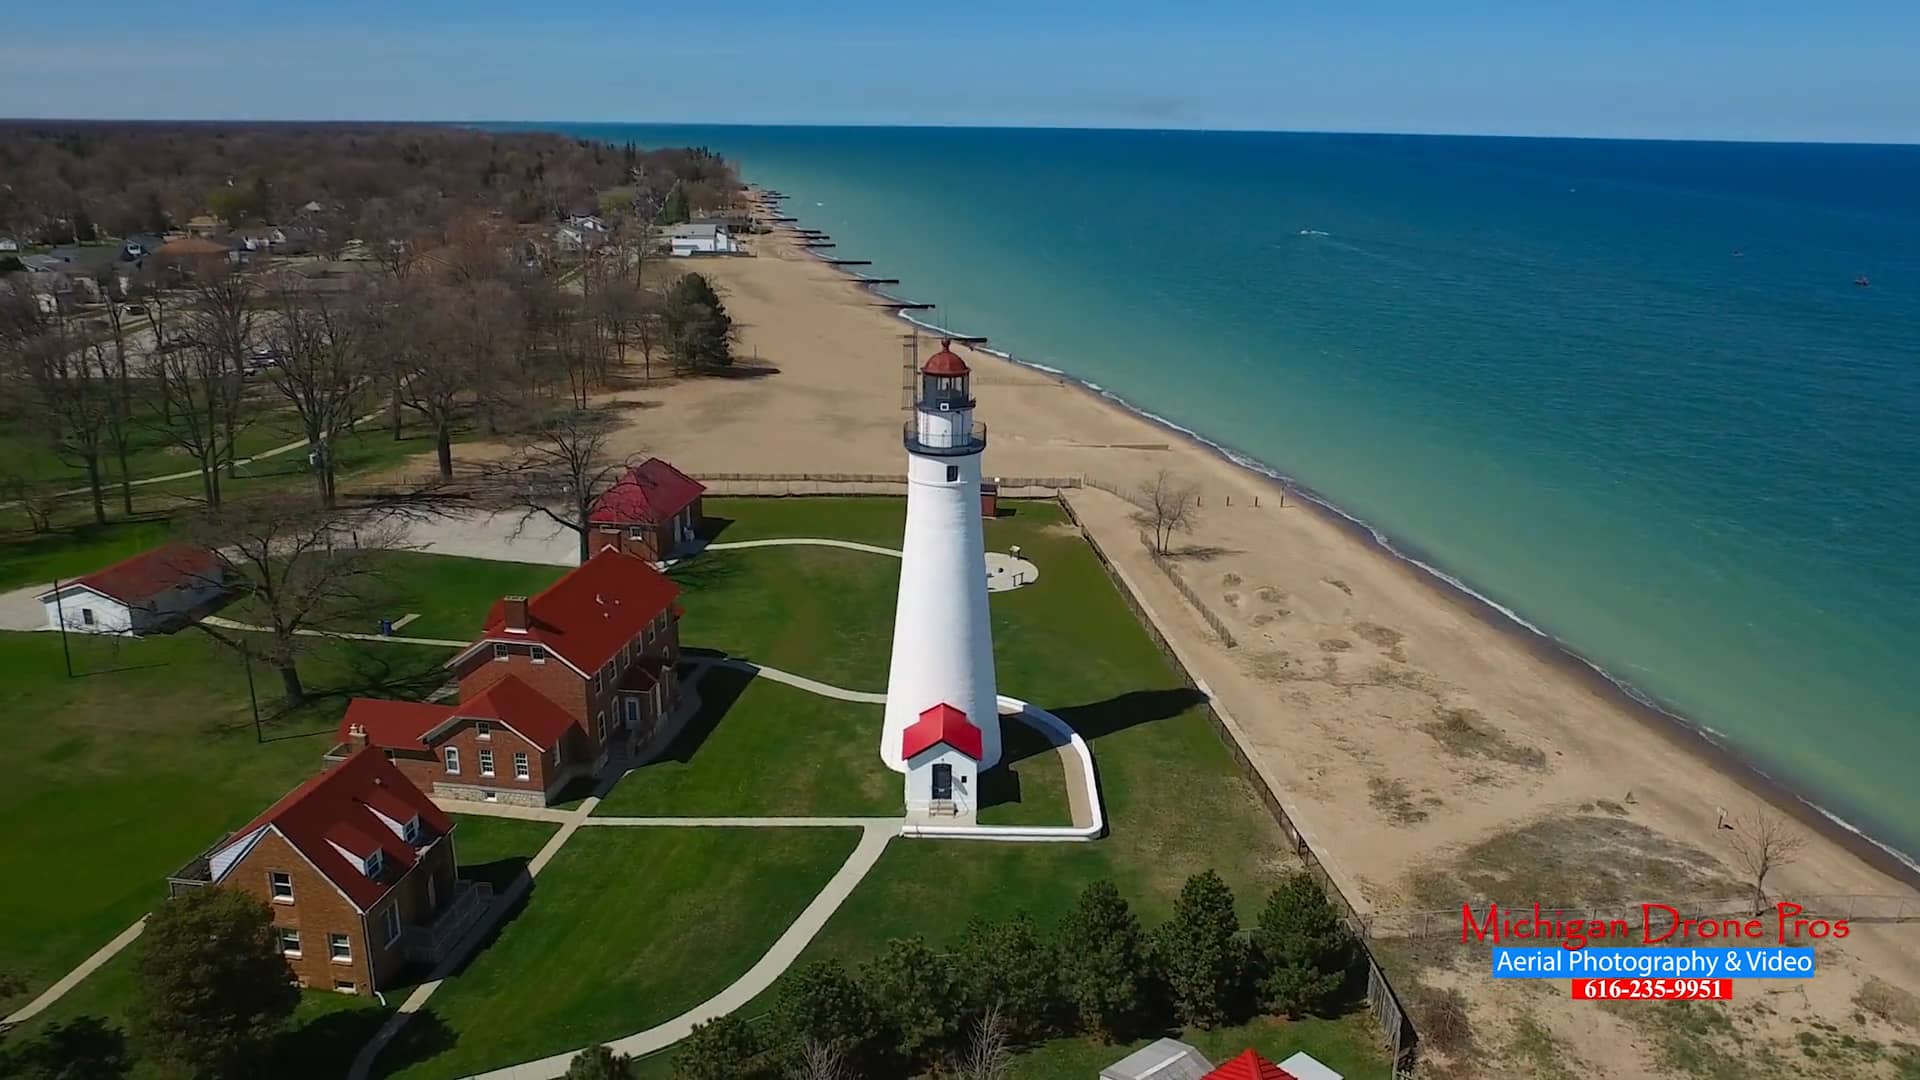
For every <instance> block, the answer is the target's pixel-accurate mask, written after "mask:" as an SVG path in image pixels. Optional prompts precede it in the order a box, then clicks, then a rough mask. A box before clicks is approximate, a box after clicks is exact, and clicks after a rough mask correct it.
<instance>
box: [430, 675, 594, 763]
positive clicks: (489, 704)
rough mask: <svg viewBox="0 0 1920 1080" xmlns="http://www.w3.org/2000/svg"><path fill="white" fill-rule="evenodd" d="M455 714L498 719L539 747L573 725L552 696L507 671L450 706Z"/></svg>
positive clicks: (548, 744) (545, 747) (556, 739)
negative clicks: (469, 696)
mask: <svg viewBox="0 0 1920 1080" xmlns="http://www.w3.org/2000/svg"><path fill="white" fill-rule="evenodd" d="M453 715H454V716H465V717H468V718H471V719H474V720H497V721H499V722H500V723H502V724H505V725H506V726H508V727H510V728H512V729H513V730H515V731H517V732H519V733H520V734H521V735H523V736H525V737H526V739H527V741H528V742H531V743H532V744H533V745H535V746H537V747H539V748H540V749H542V750H551V749H553V745H554V744H555V743H557V742H559V741H560V740H561V738H562V737H564V736H565V735H566V733H567V729H568V728H570V727H572V726H573V723H574V721H573V717H572V715H570V714H569V713H568V712H567V710H565V709H563V708H561V707H560V706H559V705H557V704H555V703H554V701H553V699H552V698H549V697H547V696H546V695H545V694H542V693H541V692H540V691H538V690H535V689H534V688H533V687H531V686H528V685H527V684H526V683H524V682H522V681H520V678H519V676H517V675H509V676H507V677H506V678H504V679H501V680H500V681H499V682H497V683H494V684H493V685H492V686H489V687H487V688H486V689H485V690H483V691H481V692H480V693H479V694H476V695H474V697H473V699H472V700H470V701H463V702H461V703H460V704H459V705H458V706H456V707H455V708H454V709H453Z"/></svg>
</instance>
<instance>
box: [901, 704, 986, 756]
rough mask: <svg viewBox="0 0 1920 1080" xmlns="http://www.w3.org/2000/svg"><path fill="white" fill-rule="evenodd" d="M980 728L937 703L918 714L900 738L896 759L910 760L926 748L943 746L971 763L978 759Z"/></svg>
mask: <svg viewBox="0 0 1920 1080" xmlns="http://www.w3.org/2000/svg"><path fill="white" fill-rule="evenodd" d="M980 738H981V736H980V729H979V728H977V727H975V726H973V722H972V721H971V720H968V719H967V714H966V713H963V712H961V711H960V710H959V709H956V708H954V707H953V706H951V705H948V704H947V703H946V702H944V701H943V702H941V703H940V704H938V705H935V706H934V707H933V708H931V709H928V710H927V711H925V712H923V713H921V714H920V719H918V720H916V721H914V722H913V724H912V726H910V727H908V728H907V730H906V731H904V732H902V733H901V735H900V756H901V757H903V758H909V759H911V758H913V757H915V756H916V755H918V754H919V753H920V752H921V751H923V750H925V749H927V748H928V747H930V746H936V745H938V744H940V743H946V744H947V745H948V746H951V747H953V748H954V749H955V750H958V751H960V752H961V753H963V754H965V755H967V756H968V757H970V758H972V759H973V760H975V761H979V760H980Z"/></svg>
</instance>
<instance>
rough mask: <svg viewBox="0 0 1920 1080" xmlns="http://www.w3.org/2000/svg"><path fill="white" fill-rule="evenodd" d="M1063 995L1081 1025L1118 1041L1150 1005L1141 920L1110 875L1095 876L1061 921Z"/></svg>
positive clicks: (1147, 953)
mask: <svg viewBox="0 0 1920 1080" xmlns="http://www.w3.org/2000/svg"><path fill="white" fill-rule="evenodd" d="M1059 972H1060V984H1061V990H1062V992H1063V996H1064V997H1065V998H1066V999H1067V1001H1068V1002H1070V1003H1071V1004H1072V1005H1073V1007H1074V1010H1075V1011H1076V1012H1077V1013H1078V1014H1079V1017H1080V1024H1081V1026H1082V1027H1083V1028H1085V1029H1087V1030H1089V1031H1093V1032H1095V1033H1097V1034H1100V1035H1103V1036H1105V1037H1106V1038H1107V1039H1108V1040H1109V1041H1114V1042H1118V1041H1121V1040H1123V1039H1125V1038H1126V1037H1127V1035H1128V1034H1129V1033H1130V1032H1131V1031H1132V1028H1133V1025H1134V1023H1135V1022H1136V1021H1137V1020H1138V1019H1139V1016H1140V1013H1141V1011H1142V1009H1143V1008H1144V1007H1145V1005H1146V1000H1147V989H1148V985H1149V983H1150V981H1151V979H1152V972H1151V960H1150V959H1149V952H1148V949H1147V942H1146V937H1145V935H1144V934H1143V933H1141V930H1140V921H1139V920H1138V919H1136V918H1134V915H1133V912H1132V911H1131V910H1129V909H1128V907H1127V901H1126V898H1125V897H1123V896H1121V895H1120V890H1118V889H1116V888H1114V887H1113V883H1112V882H1110V881H1096V882H1094V883H1093V884H1091V885H1089V886H1087V887H1086V889H1085V890H1083V891H1082V892H1081V893H1080V900H1079V902H1078V903H1076V904H1074V906H1073V910H1072V911H1069V912H1068V913H1067V917H1066V920H1065V921H1064V922H1062V923H1061V924H1060V933H1059Z"/></svg>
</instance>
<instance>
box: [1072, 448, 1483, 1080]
mask: <svg viewBox="0 0 1920 1080" xmlns="http://www.w3.org/2000/svg"><path fill="white" fill-rule="evenodd" d="M1087 486H1089V487H1094V486H1099V487H1101V490H1104V491H1113V489H1112V488H1110V487H1106V486H1104V485H1096V484H1094V483H1093V482H1092V481H1091V480H1089V482H1088V484H1087ZM1114 494H1120V493H1119V492H1114ZM1120 497H1121V498H1127V496H1125V495H1121V496H1120ZM1129 501H1131V500H1129ZM1060 505H1061V506H1062V507H1064V508H1065V510H1066V513H1067V517H1068V518H1069V519H1070V520H1072V522H1073V523H1074V525H1075V526H1076V527H1078V528H1079V530H1080V535H1081V536H1082V537H1084V538H1085V539H1086V541H1087V544H1088V546H1089V547H1091V548H1093V554H1094V556H1095V557H1096V558H1098V559H1099V560H1100V565H1101V566H1102V567H1104V568H1105V569H1106V571H1107V576H1108V577H1109V578H1111V579H1112V580H1113V583H1114V586H1115V588H1117V589H1118V590H1119V592H1120V596H1121V598H1122V599H1123V600H1125V601H1126V603H1127V606H1128V607H1129V608H1131V609H1132V610H1133V613H1134V615H1135V617H1136V618H1138V619H1139V620H1140V624H1141V626H1143V627H1145V628H1146V631H1147V636H1148V637H1149V638H1151V639H1152V641H1153V643H1154V646H1155V647H1156V648H1158V649H1159V650H1160V652H1161V654H1162V655H1164V656H1166V658H1167V659H1168V660H1169V661H1171V662H1172V663H1173V666H1174V670H1176V671H1178V672H1179V673H1180V676H1181V679H1182V680H1183V681H1185V682H1186V684H1187V685H1188V686H1191V687H1193V688H1194V689H1196V690H1198V691H1200V692H1201V693H1202V694H1203V695H1205V698H1206V700H1205V704H1204V705H1202V708H1203V709H1204V711H1205V713H1206V716H1207V719H1208V721H1209V722H1210V723H1211V724H1212V725H1213V730H1214V734H1215V735H1217V736H1218V737H1219V738H1220V741H1221V742H1222V743H1224V744H1225V745H1226V747H1227V750H1228V752H1229V753H1230V754H1232V755H1233V759H1234V762H1235V763H1236V764H1238V765H1239V767H1240V772H1241V774H1242V775H1244V776H1245V777H1246V778H1247V782H1248V783H1249V784H1251V785H1252V786H1253V790H1254V793H1255V794H1256V795H1258V796H1259V798H1260V802H1261V804H1262V805H1264V806H1265V807H1266V808H1267V812H1268V813H1269V814H1270V815H1272V817H1273V820H1274V821H1275V822H1276V823H1277V824H1278V825H1279V826H1280V831H1281V832H1283V833H1285V834H1286V837H1287V842H1288V844H1289V845H1291V846H1292V848H1293V852H1294V854H1295V855H1296V856H1297V857H1298V858H1299V859H1300V862H1301V864H1302V865H1303V866H1305V867H1306V870H1307V872H1308V873H1309V874H1311V875H1313V880H1314V881H1315V882H1317V883H1318V884H1319V885H1320V890H1321V892H1323V893H1325V894H1326V897H1327V900H1328V902H1330V903H1331V904H1333V906H1334V909H1335V910H1337V911H1338V912H1340V915H1341V917H1342V919H1343V921H1344V922H1345V923H1346V925H1347V928H1348V929H1349V930H1351V931H1352V932H1353V936H1354V939H1355V940H1356V941H1358V942H1359V943H1360V951H1361V953H1362V955H1364V956H1365V957H1366V963H1367V1007H1368V1009H1369V1011H1370V1012H1371V1013H1372V1014H1373V1018H1374V1022H1375V1024H1376V1025H1377V1026H1378V1027H1379V1030H1380V1036H1381V1040H1382V1041H1383V1042H1384V1043H1385V1044H1386V1047H1387V1051H1388V1053H1389V1055H1390V1056H1391V1059H1392V1061H1393V1075H1394V1077H1395V1080H1400V1078H1402V1077H1411V1076H1412V1075H1413V1071H1414V1063H1415V1061H1416V1060H1417V1058H1418V1054H1419V1049H1418V1048H1419V1043H1420V1034H1419V1032H1418V1031H1417V1030H1415V1028H1414V1024H1413V1019H1412V1017H1411V1016H1409V1015H1408V1014H1407V1010H1406V1007H1405V1005H1404V1004H1403V1003H1402V1002H1401V1000H1400V995H1399V994H1398V993H1396V992H1395V991H1394V989H1393V984H1392V982H1390V981H1389V980H1388V979H1387V973H1386V971H1385V970H1383V969H1382V968H1381V966H1380V963H1379V960H1378V958H1377V957H1376V956H1375V953H1374V947H1373V938H1372V936H1371V933H1370V929H1369V925H1368V922H1367V917H1366V916H1365V915H1363V914H1362V913H1361V910H1360V909H1359V908H1358V907H1356V906H1355V905H1354V903H1353V901H1352V900H1351V899H1349V898H1348V896H1347V893H1346V890H1345V889H1344V888H1343V887H1342V886H1341V884H1340V883H1339V882H1338V881H1337V880H1335V878H1334V875H1333V874H1332V873H1331V872H1330V871H1329V870H1328V868H1327V867H1326V865H1325V864H1323V863H1322V862H1321V860H1320V857H1319V855H1318V853H1316V852H1315V851H1314V849H1313V846H1312V844H1310V843H1309V842H1308V840H1307V836H1306V834H1305V833H1304V832H1303V831H1302V830H1301V829H1300V828H1299V827H1298V826H1297V825H1296V824H1295V823H1294V821H1293V817H1292V815H1290V814H1288V813H1287V810H1286V807H1285V806H1284V805H1283V804H1282V802H1281V799H1280V796H1279V794H1278V793H1277V792H1276V791H1274V789H1273V786H1272V785H1271V784H1270V783H1269V782H1268V781H1267V777H1266V774H1265V773H1264V772H1263V771H1262V770H1261V769H1260V768H1259V766H1258V765H1257V764H1256V763H1255V762H1254V760H1253V757H1252V755H1251V754H1249V753H1248V751H1247V748H1246V747H1245V746H1244V745H1242V744H1241V741H1240V739H1239V737H1238V735H1237V734H1236V732H1237V730H1238V728H1239V725H1238V724H1237V723H1235V722H1233V720H1232V719H1231V717H1230V716H1229V715H1228V714H1227V712H1226V707H1225V706H1223V705H1221V704H1220V703H1218V702H1216V701H1215V700H1214V699H1213V695H1212V694H1211V692H1209V691H1208V690H1207V687H1206V684H1204V683H1202V682H1201V681H1200V680H1199V679H1197V678H1195V677H1194V675H1193V672H1192V671H1191V670H1189V669H1188V667H1187V664H1186V661H1185V660H1184V659H1182V658H1181V656H1180V652H1179V650H1178V649H1176V648H1175V647H1174V646H1173V643H1172V642H1170V641H1168V640H1167V637H1166V635H1165V634H1163V633H1162V632H1161V631H1160V627H1159V625H1158V624H1157V623H1156V622H1155V621H1154V617H1153V610H1152V609H1151V608H1150V607H1148V606H1147V603H1146V601H1145V599H1144V598H1142V597H1141V596H1140V595H1139V594H1138V593H1137V592H1136V591H1135V590H1134V587H1133V584H1132V582H1131V581H1129V580H1128V578H1127V575H1126V572H1125V571H1124V570H1122V569H1121V568H1120V567H1119V566H1118V565H1117V564H1116V563H1115V562H1114V561H1113V559H1112V558H1111V557H1109V556H1108V554H1107V552H1106V549H1104V548H1102V547H1101V546H1100V541H1099V539H1098V538H1097V537H1095V536H1094V535H1093V533H1092V532H1091V531H1089V530H1088V529H1087V527H1086V525H1085V524H1084V523H1083V522H1082V521H1081V520H1080V517H1079V515H1078V514H1075V513H1074V511H1073V505H1072V504H1071V503H1070V502H1068V501H1067V500H1066V499H1064V498H1062V499H1061V500H1060ZM1455 914H1456V917H1457V915H1458V913H1457V912H1456V913H1455Z"/></svg>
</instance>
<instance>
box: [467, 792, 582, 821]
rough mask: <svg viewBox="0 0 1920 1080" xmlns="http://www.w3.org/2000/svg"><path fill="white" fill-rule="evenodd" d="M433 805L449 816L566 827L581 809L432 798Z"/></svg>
mask: <svg viewBox="0 0 1920 1080" xmlns="http://www.w3.org/2000/svg"><path fill="white" fill-rule="evenodd" d="M431 798H432V799H433V805H435V806H437V807H439V808H440V809H442V810H445V811H446V812H447V813H449V814H474V815H477V816H479V817H507V818H518V819H520V820H521V821H555V822H559V823H560V824H562V825H564V824H566V823H567V822H569V821H572V820H573V819H574V817H575V816H577V815H578V813H579V809H580V808H579V807H575V808H573V809H572V810H560V809H556V808H554V807H551V806H514V805H512V804H510V803H497V802H481V801H480V800H478V799H445V798H441V797H440V796H438V795H435V796H431Z"/></svg>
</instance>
